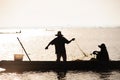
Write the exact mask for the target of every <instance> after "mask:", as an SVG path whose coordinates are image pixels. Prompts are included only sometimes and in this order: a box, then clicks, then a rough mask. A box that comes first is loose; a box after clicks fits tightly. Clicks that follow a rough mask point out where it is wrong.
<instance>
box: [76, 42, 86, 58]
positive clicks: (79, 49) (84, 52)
mask: <svg viewBox="0 0 120 80" xmlns="http://www.w3.org/2000/svg"><path fill="white" fill-rule="evenodd" d="M76 44H77V46H78V48H79V50H80V51H81V52H82V53H83V55H84V56H87V55H86V54H85V52H83V50H82V49H81V48H80V46H79V45H78V43H77V42H76Z"/></svg>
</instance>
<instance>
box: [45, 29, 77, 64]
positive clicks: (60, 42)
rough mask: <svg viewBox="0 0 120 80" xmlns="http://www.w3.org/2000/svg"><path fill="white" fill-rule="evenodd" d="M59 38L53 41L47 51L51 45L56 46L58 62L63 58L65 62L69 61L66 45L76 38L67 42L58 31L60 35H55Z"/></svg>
mask: <svg viewBox="0 0 120 80" xmlns="http://www.w3.org/2000/svg"><path fill="white" fill-rule="evenodd" d="M55 36H57V37H56V38H55V39H53V40H52V41H51V42H50V43H49V44H48V45H47V46H46V48H45V49H48V47H49V45H55V53H56V55H57V60H56V61H57V62H60V58H61V57H62V58H63V61H66V60H67V55H66V49H65V43H66V44H69V43H70V42H71V41H74V40H75V38H72V39H71V40H70V41H69V40H67V39H66V38H65V37H63V35H62V34H61V31H58V33H57V34H56V35H55Z"/></svg>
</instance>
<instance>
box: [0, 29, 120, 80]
mask: <svg viewBox="0 0 120 80" xmlns="http://www.w3.org/2000/svg"><path fill="white" fill-rule="evenodd" d="M58 30H61V31H62V33H63V35H64V36H65V37H66V38H67V39H69V40H70V39H71V38H73V37H74V38H76V41H74V42H72V43H70V44H68V45H66V49H67V60H76V59H82V60H89V59H90V58H91V57H92V56H90V53H92V51H93V50H99V48H98V47H97V46H98V45H99V44H101V43H105V44H106V46H107V49H108V52H109V56H110V59H111V60H120V49H119V47H120V37H119V35H120V28H72V29H70V28H67V29H63V28H60V29H22V30H21V31H22V33H21V34H0V60H14V54H24V58H23V60H28V58H27V57H26V55H25V53H24V51H23V49H22V48H21V46H20V44H19V42H18V40H17V38H16V37H19V38H20V40H21V42H22V43H23V45H24V47H25V49H26V51H27V53H28V55H29V57H30V58H31V60H33V61H36V60H40V61H41V60H52V61H54V60H56V55H55V53H54V46H50V47H49V49H48V50H45V49H44V48H45V46H46V45H47V44H48V43H49V41H51V40H52V39H53V38H55V34H56V33H57V31H58ZM6 31H7V32H8V31H9V32H12V33H13V32H15V31H16V30H13V29H9V30H4V29H2V30H0V32H2V33H5V32H6ZM17 31H18V30H17ZM77 45H79V47H80V48H81V49H82V50H83V51H84V52H85V53H86V54H87V55H88V57H85V56H84V55H83V53H82V52H81V51H80V50H79V48H78V46H77ZM0 80H120V71H107V72H102V71H101V72H98V71H67V72H53V71H49V72H23V73H3V72H1V73H0Z"/></svg>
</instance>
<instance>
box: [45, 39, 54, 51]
mask: <svg viewBox="0 0 120 80" xmlns="http://www.w3.org/2000/svg"><path fill="white" fill-rule="evenodd" d="M54 42H55V39H54V40H52V41H51V42H50V43H49V44H48V45H47V46H46V47H45V49H48V47H49V46H50V45H53V44H54Z"/></svg>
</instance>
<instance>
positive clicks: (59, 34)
mask: <svg viewBox="0 0 120 80" xmlns="http://www.w3.org/2000/svg"><path fill="white" fill-rule="evenodd" d="M55 36H63V35H62V34H61V31H58V33H57V34H56V35H55Z"/></svg>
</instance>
